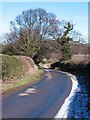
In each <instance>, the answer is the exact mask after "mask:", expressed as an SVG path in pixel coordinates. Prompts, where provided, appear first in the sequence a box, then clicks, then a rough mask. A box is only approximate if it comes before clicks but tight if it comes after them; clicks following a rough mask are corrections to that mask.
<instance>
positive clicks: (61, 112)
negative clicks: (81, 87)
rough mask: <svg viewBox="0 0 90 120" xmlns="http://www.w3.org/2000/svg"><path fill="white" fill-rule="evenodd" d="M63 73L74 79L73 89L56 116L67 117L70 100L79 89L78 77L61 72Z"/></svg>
mask: <svg viewBox="0 0 90 120" xmlns="http://www.w3.org/2000/svg"><path fill="white" fill-rule="evenodd" d="M60 72H61V71H60ZM61 73H65V74H67V75H68V76H69V77H70V78H71V80H72V89H71V92H70V94H69V96H68V97H67V98H66V99H65V101H64V103H63V105H62V107H61V108H60V109H59V111H58V113H57V114H56V115H55V117H54V118H67V115H68V107H69V104H70V101H71V99H72V96H73V95H74V94H75V90H76V89H77V86H78V82H77V79H76V77H75V76H74V75H72V74H69V73H67V72H61Z"/></svg>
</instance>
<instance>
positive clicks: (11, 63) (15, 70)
mask: <svg viewBox="0 0 90 120" xmlns="http://www.w3.org/2000/svg"><path fill="white" fill-rule="evenodd" d="M42 73H43V71H42V70H40V69H38V68H37V67H36V66H35V64H34V62H33V60H31V58H29V57H26V56H9V55H2V93H5V92H7V91H10V90H14V89H17V88H19V87H21V86H24V85H28V84H31V83H34V82H36V81H37V80H39V78H40V76H41V75H42Z"/></svg>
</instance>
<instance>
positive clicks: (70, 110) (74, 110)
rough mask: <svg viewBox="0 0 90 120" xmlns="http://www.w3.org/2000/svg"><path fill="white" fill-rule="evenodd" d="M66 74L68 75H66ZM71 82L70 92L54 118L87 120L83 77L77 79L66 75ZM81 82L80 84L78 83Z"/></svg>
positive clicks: (86, 97) (85, 90)
mask: <svg viewBox="0 0 90 120" xmlns="http://www.w3.org/2000/svg"><path fill="white" fill-rule="evenodd" d="M66 74H68V73H66ZM68 75H69V76H70V77H71V80H72V90H71V93H70V95H69V96H68V97H67V98H66V100H65V102H64V104H63V105H62V107H61V108H60V110H59V111H58V113H57V114H56V116H55V118H86V119H88V118H89V117H90V116H89V113H90V111H88V108H87V103H88V94H87V89H86V87H85V84H84V81H83V77H82V76H79V79H78V80H77V78H76V77H75V76H73V75H72V74H68ZM80 82H82V83H80Z"/></svg>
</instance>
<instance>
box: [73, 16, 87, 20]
mask: <svg viewBox="0 0 90 120" xmlns="http://www.w3.org/2000/svg"><path fill="white" fill-rule="evenodd" d="M73 19H74V20H82V21H85V20H86V18H85V17H83V16H75V17H73Z"/></svg>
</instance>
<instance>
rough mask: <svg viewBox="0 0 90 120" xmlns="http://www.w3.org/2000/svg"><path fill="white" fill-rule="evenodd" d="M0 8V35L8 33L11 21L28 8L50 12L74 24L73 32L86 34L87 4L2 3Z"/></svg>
mask: <svg viewBox="0 0 90 120" xmlns="http://www.w3.org/2000/svg"><path fill="white" fill-rule="evenodd" d="M1 7H2V8H1V10H2V12H1V14H2V16H1V18H2V19H1V20H2V21H1V20H0V23H2V29H0V35H1V34H2V33H5V32H8V31H9V28H10V26H9V25H10V24H9V23H10V21H11V20H14V19H15V17H16V16H17V15H19V14H21V13H22V11H23V10H27V9H30V8H31V9H35V8H43V9H45V10H46V11H47V12H52V13H54V14H55V15H56V16H57V18H59V19H60V20H63V19H64V20H67V21H72V22H73V23H75V26H74V28H75V30H77V31H79V32H81V33H82V34H83V35H85V36H87V34H88V2H2V5H1Z"/></svg>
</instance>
